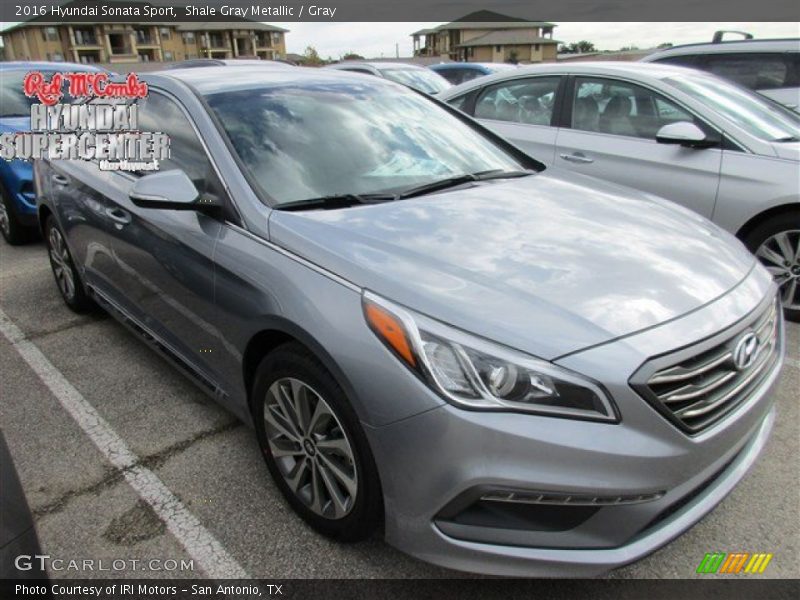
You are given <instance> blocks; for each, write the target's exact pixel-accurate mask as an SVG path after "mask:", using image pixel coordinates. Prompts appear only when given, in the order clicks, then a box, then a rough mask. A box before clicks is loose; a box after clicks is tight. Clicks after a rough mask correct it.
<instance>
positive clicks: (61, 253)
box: [44, 215, 97, 314]
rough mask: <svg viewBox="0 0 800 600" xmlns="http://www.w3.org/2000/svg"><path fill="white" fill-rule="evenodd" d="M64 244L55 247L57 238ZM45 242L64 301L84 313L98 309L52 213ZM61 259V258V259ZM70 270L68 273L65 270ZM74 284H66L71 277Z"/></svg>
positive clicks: (46, 223) (49, 217)
mask: <svg viewBox="0 0 800 600" xmlns="http://www.w3.org/2000/svg"><path fill="white" fill-rule="evenodd" d="M59 238H60V240H61V243H62V244H63V246H62V247H61V248H60V250H59V248H56V247H54V244H55V243H56V242H55V240H57V239H59ZM44 243H45V245H46V246H47V254H48V256H49V258H50V268H51V269H52V270H53V277H54V278H55V280H56V287H58V291H59V292H60V293H61V297H62V298H63V300H64V303H65V304H66V305H67V306H68V307H69V308H70V309H72V310H73V311H74V312H76V313H79V314H83V313H88V312H92V311H94V310H96V309H97V304H95V302H94V300H92V298H91V297H90V296H89V294H88V293H87V292H86V287H85V286H84V284H83V280H82V279H81V276H80V273H78V269H77V268H76V267H75V262H74V261H73V259H72V254H71V253H70V251H69V247H68V246H67V245H66V238H65V236H64V232H62V231H61V229H60V228H59V227H58V224H57V223H56V221H55V219H54V218H53V216H52V215H50V216H48V217H47V220H46V221H45V224H44ZM59 259H60V260H59ZM66 270H68V271H69V273H68V274H67V273H66V272H65V271H66ZM70 278H71V281H72V285H71V286H68V285H65V281H66V280H67V279H70Z"/></svg>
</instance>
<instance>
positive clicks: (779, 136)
mask: <svg viewBox="0 0 800 600" xmlns="http://www.w3.org/2000/svg"><path fill="white" fill-rule="evenodd" d="M665 81H666V82H668V83H669V84H671V85H672V86H674V87H676V88H678V89H679V90H681V91H682V92H685V93H687V94H689V95H690V96H692V97H693V98H695V99H697V100H699V101H700V102H702V103H703V104H705V105H706V106H708V107H709V108H711V109H712V110H714V111H716V112H717V113H719V114H721V115H722V116H724V117H727V118H728V119H730V120H731V121H733V122H735V123H736V124H737V125H738V126H739V127H741V128H742V129H744V130H746V131H747V132H748V133H750V134H752V135H754V136H756V137H757V138H759V139H762V140H765V141H770V142H791V141H798V140H800V115H797V114H796V113H793V112H791V111H790V110H788V109H785V108H783V107H782V106H778V105H777V104H776V103H774V102H771V101H769V100H766V99H765V98H762V97H761V96H760V95H758V94H756V93H754V92H751V91H750V90H747V89H745V88H743V87H739V86H737V85H733V84H730V83H728V82H726V81H722V80H720V79H711V78H709V77H698V76H693V75H689V76H681V77H680V78H677V77H675V78H669V79H666V80H665Z"/></svg>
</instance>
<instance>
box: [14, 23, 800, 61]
mask: <svg viewBox="0 0 800 600" xmlns="http://www.w3.org/2000/svg"><path fill="white" fill-rule="evenodd" d="M270 23H271V24H272V25H278V26H280V27H284V28H286V29H289V30H290V32H289V34H288V35H287V36H286V46H287V51H288V52H294V53H297V54H302V53H303V52H304V51H305V49H306V46H314V47H315V48H316V49H317V52H318V53H319V55H320V56H321V57H323V58H327V57H329V56H330V57H332V58H335V59H338V58H339V57H341V55H343V54H345V53H347V52H351V51H352V52H356V53H357V54H361V55H362V56H365V57H367V58H380V57H381V56H383V57H386V58H389V57H393V56H395V53H396V52H398V51H399V55H400V56H411V54H412V39H411V36H410V34H411V33H413V32H414V31H417V30H418V29H423V28H427V27H435V26H437V25H440V24H441V23H439V22H436V23H308V22H305V23H300V22H296V21H295V22H291V23H277V22H273V21H270ZM10 25H12V23H0V30H2V29H4V28H5V27H8V26H10ZM557 25H558V26H557V27H556V29H555V33H554V35H553V37H554V38H555V39H557V40H559V41H562V42H566V43H570V42H577V41H580V40H588V41H590V42H592V43H594V45H595V47H596V48H598V49H599V50H618V49H619V48H621V47H623V46H638V47H639V48H652V47H655V46H658V45H659V44H662V43H665V42H671V43H673V44H688V43H691V42H710V41H711V36H712V35H713V34H714V31H716V30H718V29H733V30H744V31H748V32H750V33H752V34H753V35H755V37H757V38H769V37H800V23H797V22H795V23H680V22H678V23H634V22H621V23H620V22H613V23H596V22H593V23H579V22H559V23H557Z"/></svg>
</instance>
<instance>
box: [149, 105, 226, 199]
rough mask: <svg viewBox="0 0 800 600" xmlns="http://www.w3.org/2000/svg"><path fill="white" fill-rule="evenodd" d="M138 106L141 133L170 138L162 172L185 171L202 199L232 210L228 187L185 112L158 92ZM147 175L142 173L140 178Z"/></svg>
mask: <svg viewBox="0 0 800 600" xmlns="http://www.w3.org/2000/svg"><path fill="white" fill-rule="evenodd" d="M137 103H138V105H139V129H140V130H141V131H153V132H161V133H166V134H167V135H169V139H170V143H169V148H170V156H169V158H168V159H166V160H162V161H161V162H160V163H159V170H160V171H168V170H170V169H183V171H184V172H185V173H186V174H187V175H188V176H189V179H191V180H192V182H193V183H194V185H195V187H196V188H197V191H198V192H199V193H200V197H201V198H208V199H215V200H217V201H222V202H224V203H225V205H226V206H228V207H229V208H230V202H229V200H228V198H227V195H226V193H225V191H224V187H223V186H222V183H221V182H220V180H219V178H218V177H217V174H216V172H215V171H214V167H213V166H212V164H211V161H210V160H209V158H208V155H207V154H206V151H205V148H204V147H203V144H202V143H201V141H200V138H198V137H197V134H196V133H195V130H194V127H193V126H192V124H191V122H190V121H189V119H188V118H187V117H186V115H185V114H184V112H183V110H181V108H180V107H179V106H178V105H177V104H176V103H175V102H173V101H172V100H170V99H169V98H167V97H166V96H164V95H163V94H159V93H158V92H150V95H148V96H147V97H146V98H142V99H140V100H138V102H137ZM146 174H147V173H139V175H146Z"/></svg>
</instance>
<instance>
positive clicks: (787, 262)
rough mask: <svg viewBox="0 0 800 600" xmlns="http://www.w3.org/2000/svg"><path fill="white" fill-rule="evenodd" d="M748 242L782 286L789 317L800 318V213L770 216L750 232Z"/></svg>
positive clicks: (746, 239) (782, 297)
mask: <svg viewBox="0 0 800 600" xmlns="http://www.w3.org/2000/svg"><path fill="white" fill-rule="evenodd" d="M745 244H746V245H747V247H748V248H749V249H750V250H751V251H752V252H753V254H755V255H756V257H757V258H758V259H759V260H760V261H761V263H762V264H763V265H764V266H765V267H766V268H767V270H768V271H769V272H770V273H771V274H772V276H773V277H774V278H775V283H777V284H778V286H780V296H781V304H782V305H783V309H784V314H785V315H786V317H787V318H788V319H791V320H793V321H797V320H800V214H787V215H778V216H776V217H773V218H771V219H767V220H766V221H764V222H763V223H761V224H760V225H758V226H757V227H756V228H755V229H753V231H751V232H750V233H749V234H748V235H747V237H746V238H745Z"/></svg>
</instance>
